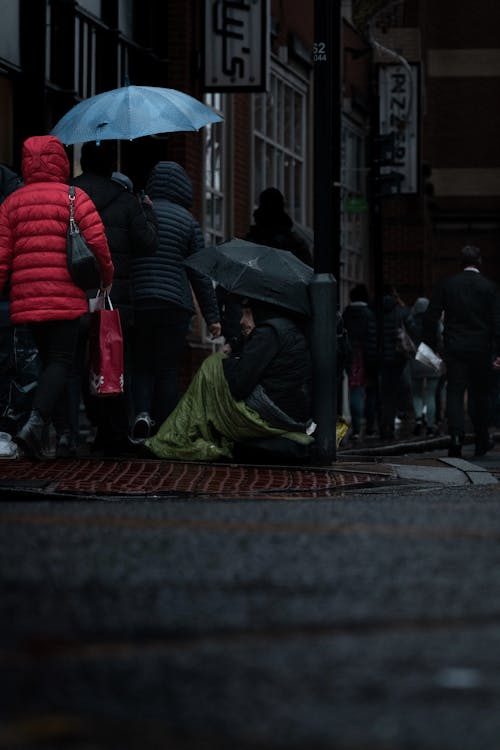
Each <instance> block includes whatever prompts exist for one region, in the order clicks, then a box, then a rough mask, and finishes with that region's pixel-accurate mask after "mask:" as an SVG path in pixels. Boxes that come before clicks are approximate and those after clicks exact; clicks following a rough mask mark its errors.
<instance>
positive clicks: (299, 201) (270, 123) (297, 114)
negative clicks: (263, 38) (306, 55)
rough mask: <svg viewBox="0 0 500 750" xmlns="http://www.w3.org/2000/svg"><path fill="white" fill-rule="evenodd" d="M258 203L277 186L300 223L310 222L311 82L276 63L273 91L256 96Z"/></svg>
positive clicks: (254, 99)
mask: <svg viewBox="0 0 500 750" xmlns="http://www.w3.org/2000/svg"><path fill="white" fill-rule="evenodd" d="M253 127H254V185H253V199H254V205H257V204H258V200H259V195H260V193H261V192H262V191H263V190H265V189H266V188H268V187H275V188H278V190H280V191H281V192H282V193H283V195H284V196H285V204H286V207H287V211H288V213H289V214H290V216H291V218H292V220H293V221H294V222H295V223H297V224H299V225H303V226H304V225H306V223H307V200H306V196H307V192H306V170H305V157H306V128H307V85H306V83H305V81H303V80H302V79H300V78H299V77H298V76H295V75H294V74H293V73H292V72H291V71H289V70H286V71H285V70H284V69H283V70H282V69H281V68H278V66H277V65H276V64H275V65H274V67H273V69H272V70H271V85H270V90H269V91H268V92H266V93H262V94H254V95H253Z"/></svg>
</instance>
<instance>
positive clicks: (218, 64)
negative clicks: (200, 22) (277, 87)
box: [203, 0, 270, 91]
mask: <svg viewBox="0 0 500 750" xmlns="http://www.w3.org/2000/svg"><path fill="white" fill-rule="evenodd" d="M269 24H270V5H269V0H205V33H204V53H203V61H204V65H203V67H204V71H203V87H204V90H205V91H266V89H267V84H268V76H269V56H270V46H269V35H270V28H269Z"/></svg>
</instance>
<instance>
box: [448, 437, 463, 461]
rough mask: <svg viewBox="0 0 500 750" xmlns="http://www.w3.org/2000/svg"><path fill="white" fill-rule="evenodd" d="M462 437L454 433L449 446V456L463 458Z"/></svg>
mask: <svg viewBox="0 0 500 750" xmlns="http://www.w3.org/2000/svg"><path fill="white" fill-rule="evenodd" d="M462 442H463V440H462V437H461V436H460V435H452V436H451V440H450V445H449V447H448V457H449V458H462Z"/></svg>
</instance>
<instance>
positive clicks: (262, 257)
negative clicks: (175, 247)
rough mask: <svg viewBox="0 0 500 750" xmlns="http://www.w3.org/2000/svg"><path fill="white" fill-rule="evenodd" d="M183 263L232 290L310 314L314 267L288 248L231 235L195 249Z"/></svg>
mask: <svg viewBox="0 0 500 750" xmlns="http://www.w3.org/2000/svg"><path fill="white" fill-rule="evenodd" d="M185 263H186V265H187V266H189V267H190V268H194V269H195V270H196V271H200V272H201V273H203V274H205V275H206V276H209V277H210V278H211V279H213V280H214V281H216V282H217V283H218V284H220V285H221V286H222V287H223V288H224V289H226V291H228V292H231V293H232V294H238V295H240V296H242V297H253V298H254V299H258V300H261V301H262V302H269V303H270V304H273V305H278V307H284V308H286V309H287V310H293V311H295V312H298V313H301V314H302V315H310V314H311V306H310V302H309V282H310V281H311V279H312V276H313V270H312V268H310V266H307V265H306V264H305V263H302V261H300V260H298V258H296V257H295V255H293V254H292V253H291V252H289V251H288V250H277V249H276V248H274V247H267V245H257V244H256V243H255V242H247V241H246V240H238V239H233V240H229V242H224V243H223V244H221V245H215V246H212V247H208V248H206V249H205V250H202V251H201V252H199V253H195V254H194V255H191V256H190V257H189V258H187V259H186V261H185Z"/></svg>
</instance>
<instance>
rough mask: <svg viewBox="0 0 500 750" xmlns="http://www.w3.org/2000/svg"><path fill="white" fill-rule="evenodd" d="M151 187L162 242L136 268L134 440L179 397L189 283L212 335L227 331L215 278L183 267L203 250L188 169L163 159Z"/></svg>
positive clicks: (189, 303) (189, 304) (146, 432)
mask: <svg viewBox="0 0 500 750" xmlns="http://www.w3.org/2000/svg"><path fill="white" fill-rule="evenodd" d="M146 191H147V193H148V194H149V195H150V197H151V198H152V200H153V206H154V212H155V215H156V218H157V221H158V227H159V236H160V244H159V248H158V252H157V253H156V254H155V255H154V256H153V257H151V258H135V259H134V263H133V265H132V286H133V299H134V319H135V320H134V335H133V355H132V357H133V381H132V388H133V401H134V409H135V420H134V422H133V426H132V439H133V440H134V441H140V440H143V439H145V438H147V437H148V436H149V434H150V433H151V432H152V430H153V427H154V425H156V426H157V427H158V426H159V425H161V424H162V422H163V421H164V420H165V419H166V418H167V416H168V415H169V414H170V412H171V411H172V410H173V409H174V408H175V406H176V404H177V402H178V400H179V366H180V361H181V358H182V353H183V351H184V346H185V343H186V336H187V333H188V330H189V325H190V321H191V319H192V317H193V315H194V314H195V308H194V305H193V294H192V291H191V287H192V289H193V291H194V294H195V297H196V300H197V302H198V304H199V307H200V310H201V313H202V315H203V317H204V318H205V321H206V324H207V326H208V330H209V331H210V333H211V335H212V336H213V337H214V338H217V337H219V336H220V333H221V325H220V322H219V317H220V316H219V308H218V305H217V299H216V296H215V292H214V288H213V284H212V281H211V280H210V279H209V278H208V277H207V276H204V275H203V274H201V273H199V272H198V271H195V270H194V269H191V268H187V267H186V266H185V265H184V260H185V259H186V258H187V257H189V256H190V255H192V254H193V253H196V252H198V251H200V250H201V251H202V250H203V249H204V247H205V242H204V240H203V235H202V232H201V228H200V226H199V224H198V222H197V220H196V219H195V218H194V216H193V215H192V213H191V212H190V209H191V204H192V202H193V188H192V185H191V181H190V179H189V177H188V175H187V173H186V171H185V170H184V169H183V167H182V166H181V165H180V164H177V163H176V162H173V161H161V162H159V163H158V164H156V166H155V167H154V168H153V170H152V172H151V175H150V177H149V179H148V181H147V184H146Z"/></svg>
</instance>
